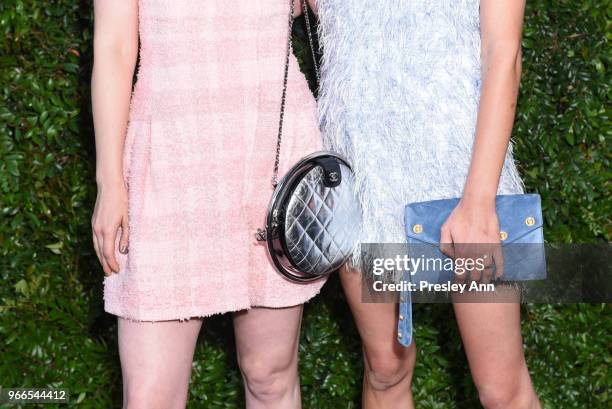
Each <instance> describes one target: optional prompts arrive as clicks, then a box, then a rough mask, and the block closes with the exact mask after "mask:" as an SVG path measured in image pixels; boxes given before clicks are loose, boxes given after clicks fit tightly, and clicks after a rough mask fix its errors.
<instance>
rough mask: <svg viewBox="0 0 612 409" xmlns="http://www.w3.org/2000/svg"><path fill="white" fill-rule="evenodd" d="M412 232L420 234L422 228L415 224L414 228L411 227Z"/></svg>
mask: <svg viewBox="0 0 612 409" xmlns="http://www.w3.org/2000/svg"><path fill="white" fill-rule="evenodd" d="M412 231H413V232H415V233H416V234H419V233H422V232H423V226H421V225H420V224H415V225H414V226H412Z"/></svg>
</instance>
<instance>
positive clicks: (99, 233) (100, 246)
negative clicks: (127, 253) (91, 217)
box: [93, 225, 112, 276]
mask: <svg viewBox="0 0 612 409" xmlns="http://www.w3.org/2000/svg"><path fill="white" fill-rule="evenodd" d="M93 232H94V234H93V240H94V248H95V250H96V255H97V256H98V260H100V264H101V265H102V270H104V275H105V276H110V275H111V274H112V269H111V268H110V266H109V265H108V263H107V261H106V258H105V257H104V231H103V228H102V227H101V226H99V225H94V226H93Z"/></svg>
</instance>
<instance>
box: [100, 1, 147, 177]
mask: <svg viewBox="0 0 612 409" xmlns="http://www.w3.org/2000/svg"><path fill="white" fill-rule="evenodd" d="M94 14H95V21H94V64H93V71H92V76H91V97H92V108H93V119H94V128H95V133H96V159H97V165H96V180H97V182H98V183H106V182H112V181H117V180H119V178H120V177H121V160H120V159H121V152H122V150H123V140H124V137H125V129H126V126H127V120H128V110H129V105H130V96H131V91H132V77H133V75H134V69H135V65H136V57H137V54H138V2H137V1H136V0H96V1H95V2H94Z"/></svg>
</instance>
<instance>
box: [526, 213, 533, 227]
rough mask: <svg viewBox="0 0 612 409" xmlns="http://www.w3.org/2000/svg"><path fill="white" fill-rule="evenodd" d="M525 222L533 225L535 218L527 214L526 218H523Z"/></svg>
mask: <svg viewBox="0 0 612 409" xmlns="http://www.w3.org/2000/svg"><path fill="white" fill-rule="evenodd" d="M525 224H526V225H527V226H529V227H531V226H533V225H534V224H535V219H534V218H533V217H531V216H529V217H528V218H526V219H525Z"/></svg>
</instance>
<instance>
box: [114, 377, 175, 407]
mask: <svg viewBox="0 0 612 409" xmlns="http://www.w3.org/2000/svg"><path fill="white" fill-rule="evenodd" d="M171 396H172V393H170V394H166V393H164V392H162V391H161V390H160V388H158V387H155V386H154V385H152V384H147V383H144V382H143V383H139V384H135V385H129V386H127V387H126V388H125V390H124V394H123V408H124V409H145V408H148V409H151V408H160V409H161V408H170V407H175V405H174V404H173V402H172V400H171ZM174 403H176V402H174Z"/></svg>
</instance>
